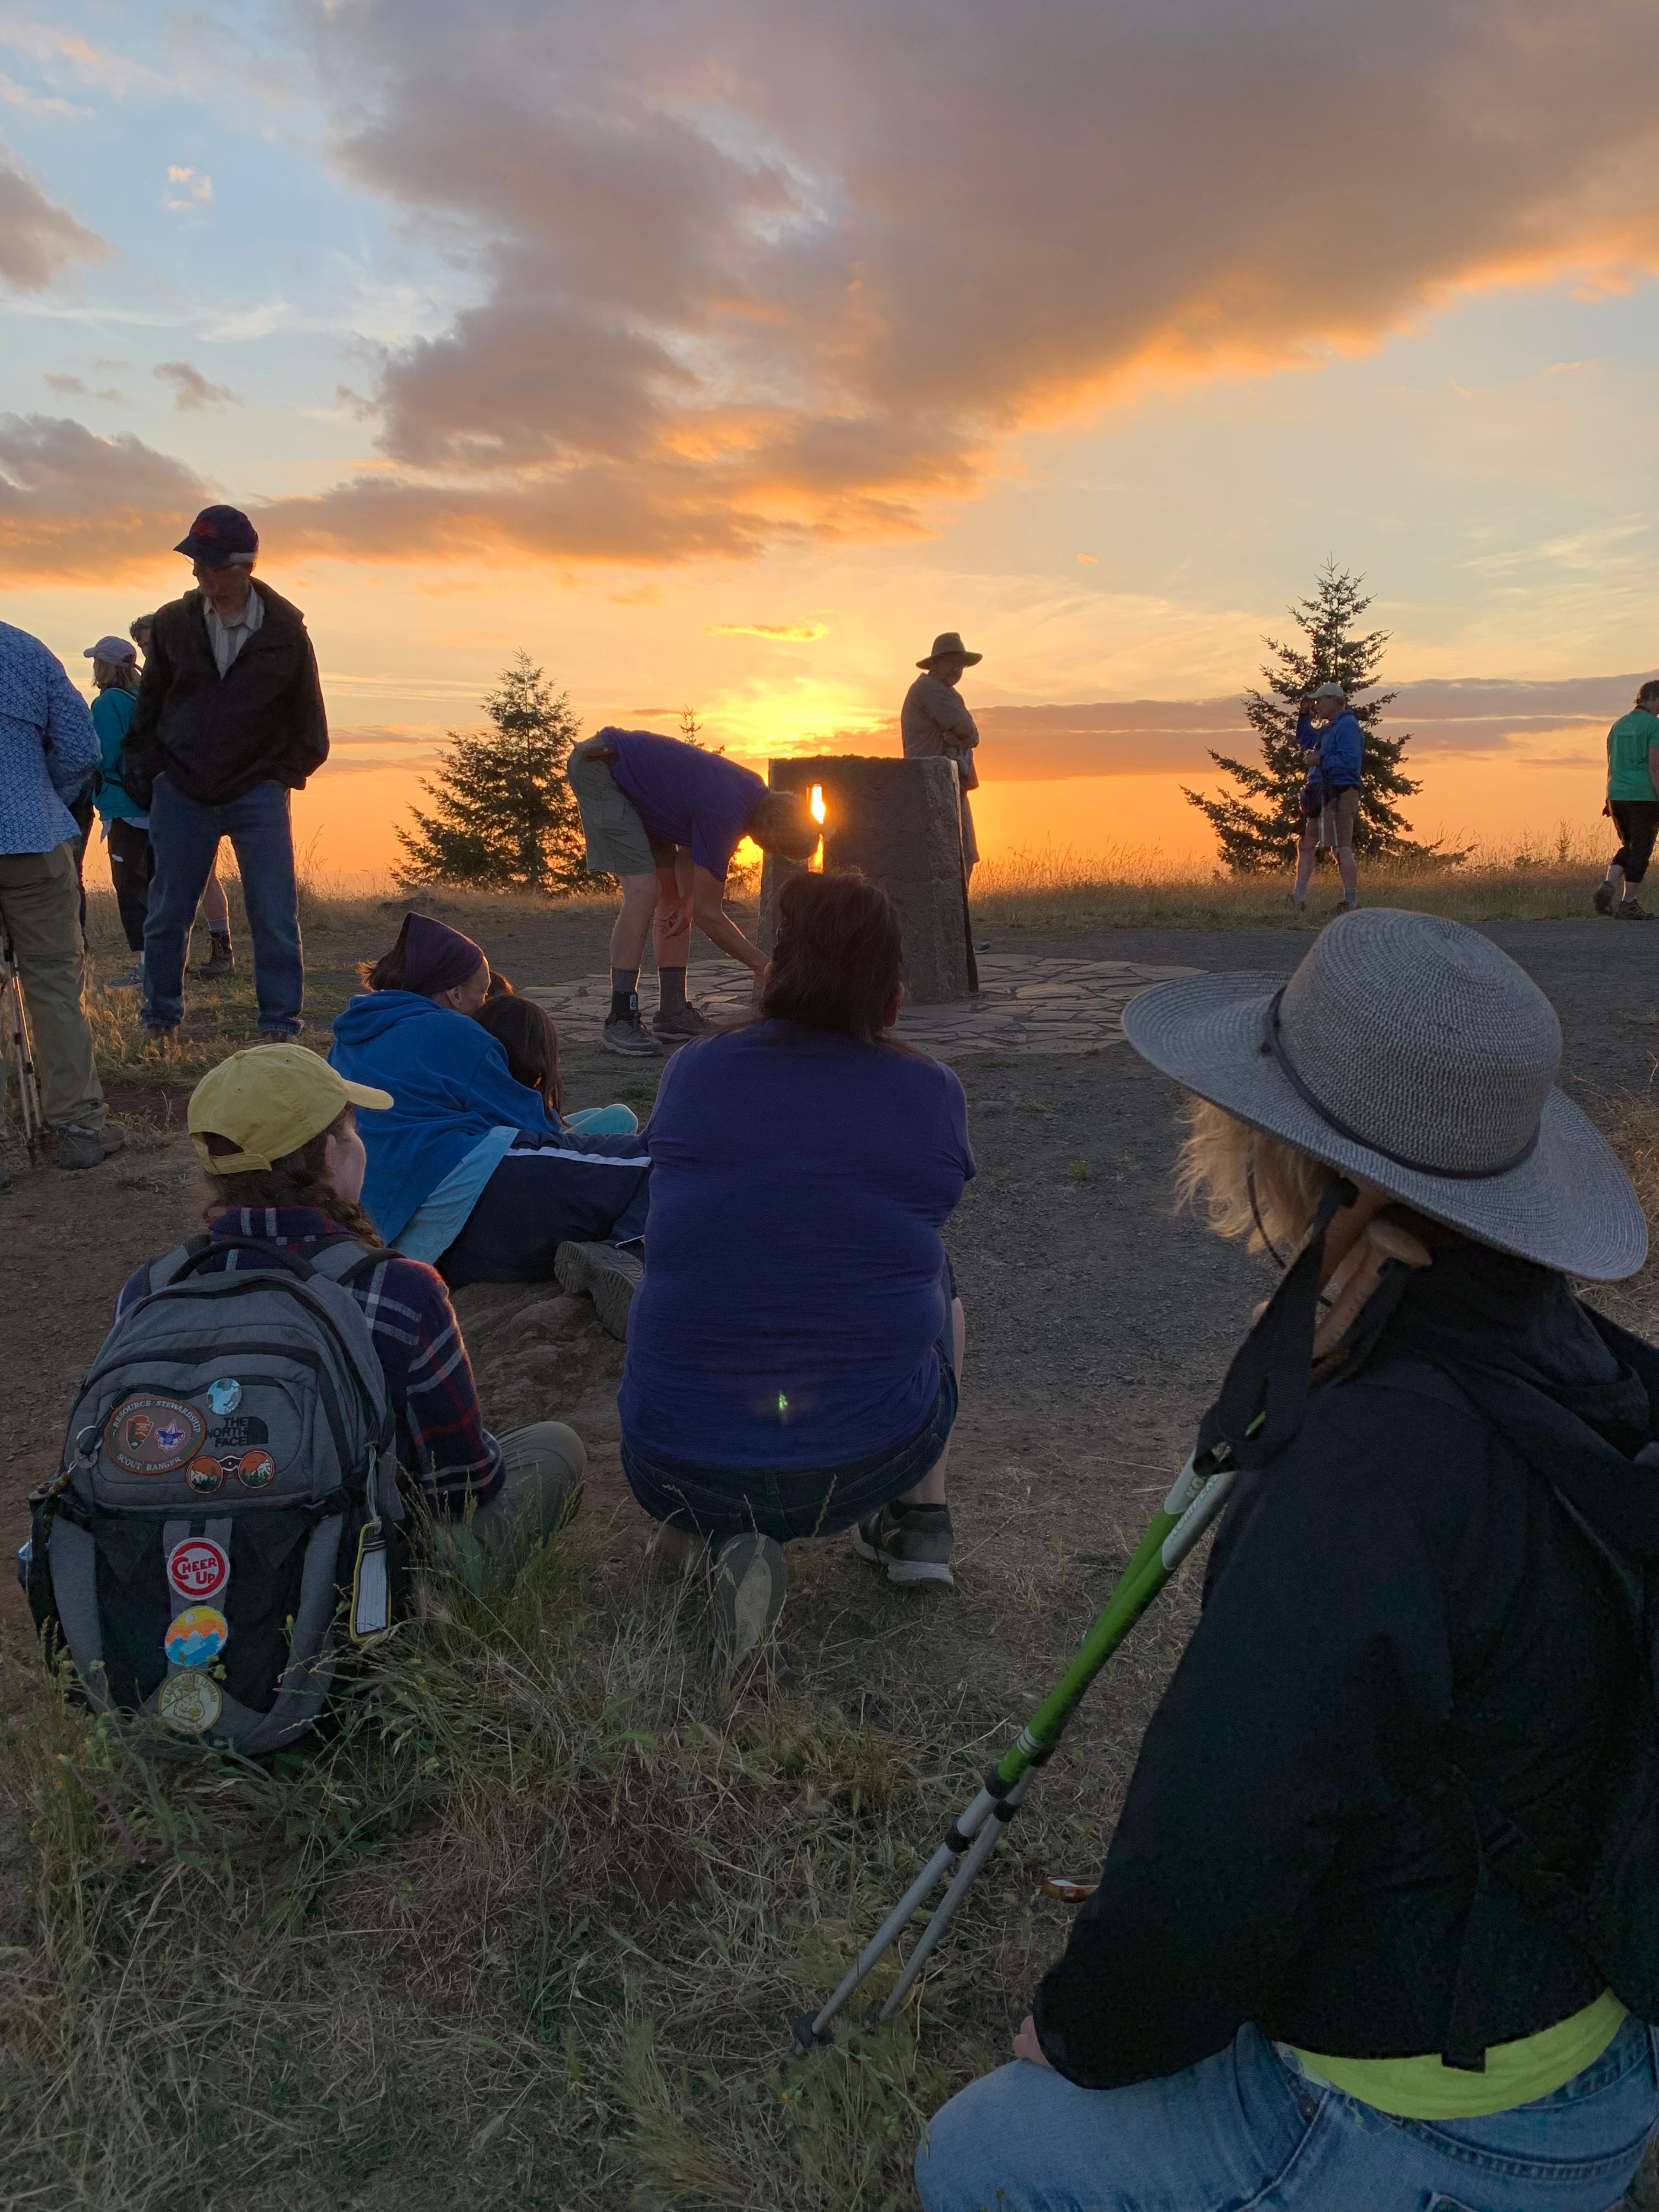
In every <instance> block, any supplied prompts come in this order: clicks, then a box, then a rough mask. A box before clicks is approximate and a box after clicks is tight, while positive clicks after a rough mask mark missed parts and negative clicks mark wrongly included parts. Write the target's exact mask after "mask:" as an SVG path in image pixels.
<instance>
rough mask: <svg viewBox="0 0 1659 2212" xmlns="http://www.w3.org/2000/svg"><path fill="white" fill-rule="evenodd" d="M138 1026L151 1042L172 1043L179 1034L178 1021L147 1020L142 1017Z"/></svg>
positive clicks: (147, 1040)
mask: <svg viewBox="0 0 1659 2212" xmlns="http://www.w3.org/2000/svg"><path fill="white" fill-rule="evenodd" d="M138 1026H139V1028H140V1029H142V1030H143V1032H144V1036H145V1040H146V1042H149V1043H150V1044H172V1043H173V1042H174V1041H175V1039H176V1038H177V1036H178V1035H179V1024H178V1023H177V1022H147V1021H144V1020H143V1019H142V1018H141V1019H140V1021H139V1024H138Z"/></svg>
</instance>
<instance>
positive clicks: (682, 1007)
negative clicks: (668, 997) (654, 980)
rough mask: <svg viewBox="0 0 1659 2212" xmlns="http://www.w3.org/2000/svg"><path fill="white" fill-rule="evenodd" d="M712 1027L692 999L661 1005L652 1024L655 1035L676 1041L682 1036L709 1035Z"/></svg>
mask: <svg viewBox="0 0 1659 2212" xmlns="http://www.w3.org/2000/svg"><path fill="white" fill-rule="evenodd" d="M710 1027H711V1024H709V1023H708V1022H706V1021H704V1019H703V1018H702V1014H701V1013H700V1012H698V1011H697V1009H696V1006H693V1005H692V1003H691V1001H690V999H685V1000H682V1001H681V1003H680V1004H679V1005H678V1006H659V1007H658V1009H657V1011H656V1014H655V1016H654V1017H653V1020H652V1024H651V1030H652V1034H653V1036H659V1037H666V1038H668V1039H670V1040H671V1042H675V1043H678V1042H679V1040H680V1039H681V1038H682V1037H700V1036H708V1032H709V1029H710Z"/></svg>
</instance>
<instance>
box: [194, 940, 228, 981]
mask: <svg viewBox="0 0 1659 2212" xmlns="http://www.w3.org/2000/svg"><path fill="white" fill-rule="evenodd" d="M196 972H197V975H199V976H200V977H201V978H202V981H204V983H210V982H211V981H213V979H214V977H215V976H216V975H234V974H235V972H236V955H235V954H234V952H233V951H231V949H230V939H228V937H221V936H220V935H219V933H218V932H217V931H215V932H214V933H213V936H212V938H211V939H210V951H209V953H208V957H207V958H206V959H205V960H204V962H203V963H202V964H201V966H200V967H199V968H198V969H197V970H196Z"/></svg>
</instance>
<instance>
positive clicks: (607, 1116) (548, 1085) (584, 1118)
mask: <svg viewBox="0 0 1659 2212" xmlns="http://www.w3.org/2000/svg"><path fill="white" fill-rule="evenodd" d="M498 981H501V982H505V981H506V979H505V978H504V977H498V976H496V975H494V974H492V975H491V976H490V979H489V995H488V996H487V997H486V998H485V1000H484V1002H483V1006H480V1007H479V1009H478V1011H477V1013H476V1014H474V1016H473V1017H472V1018H473V1020H474V1021H475V1022H477V1024H479V1026H480V1027H481V1028H483V1029H486V1030H489V1034H490V1036H493V1037H494V1038H495V1042H497V1043H498V1044H499V1045H500V1046H501V1050H502V1051H503V1052H504V1053H505V1054H507V1073H508V1074H509V1075H510V1076H511V1077H512V1078H513V1081H514V1082H515V1083H522V1084H523V1085H524V1086H525V1088H526V1091H540V1093H541V1096H542V1103H543V1104H544V1106H545V1107H546V1109H547V1117H548V1119H549V1121H551V1122H552V1123H553V1124H554V1126H555V1127H558V1128H562V1129H584V1130H586V1131H587V1132H588V1133H590V1134H591V1135H595V1136H599V1135H604V1136H610V1137H631V1136H632V1135H633V1134H634V1133H635V1130H636V1129H637V1128H638V1127H639V1126H640V1121H639V1116H638V1115H636V1114H635V1111H634V1109H633V1108H632V1107H631V1106H623V1105H620V1104H617V1105H612V1106H580V1107H578V1108H577V1109H576V1110H575V1111H574V1113H571V1114H567V1113H566V1112H565V1110H564V1079H563V1077H562V1075H561V1074H560V1073H559V1030H558V1024H556V1022H555V1021H554V1019H553V1017H552V1015H551V1014H550V1013H549V1012H548V1011H547V1009H546V1007H545V1006H538V1005H537V1004H536V1001H535V1000H533V999H521V998H520V997H519V995H518V994H517V993H516V992H515V991H514V990H513V986H512V985H511V983H507V986H506V988H505V989H504V990H501V991H498V990H497V989H496V988H495V985H496V983H497V982H498Z"/></svg>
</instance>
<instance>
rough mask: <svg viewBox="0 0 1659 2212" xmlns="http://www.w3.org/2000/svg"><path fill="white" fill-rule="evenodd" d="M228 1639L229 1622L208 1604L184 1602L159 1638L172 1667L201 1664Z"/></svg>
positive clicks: (217, 1651)
mask: <svg viewBox="0 0 1659 2212" xmlns="http://www.w3.org/2000/svg"><path fill="white" fill-rule="evenodd" d="M229 1641H230V1623H229V1622H228V1620H226V1619H225V1616H224V1615H223V1613H218V1612H216V1611H215V1609H214V1608H213V1607H212V1606H210V1605H192V1606H187V1607H185V1611H184V1612H183V1613H180V1614H179V1617H178V1619H177V1620H175V1621H174V1622H173V1626H171V1627H170V1628H169V1629H168V1631H167V1634H166V1636H165V1637H164V1638H163V1639H162V1644H163V1648H164V1649H165V1650H166V1652H167V1657H168V1658H169V1660H171V1662H173V1665H174V1666H175V1667H205V1666H207V1665H208V1664H209V1663H210V1662H211V1661H212V1660H215V1659H216V1658H217V1657H218V1656H219V1654H220V1653H221V1652H222V1650H224V1648H225V1646H226V1644H228V1642H229Z"/></svg>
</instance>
